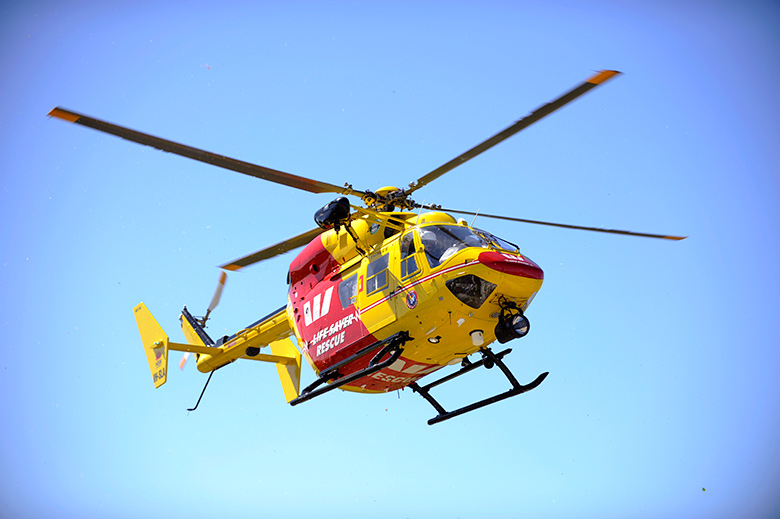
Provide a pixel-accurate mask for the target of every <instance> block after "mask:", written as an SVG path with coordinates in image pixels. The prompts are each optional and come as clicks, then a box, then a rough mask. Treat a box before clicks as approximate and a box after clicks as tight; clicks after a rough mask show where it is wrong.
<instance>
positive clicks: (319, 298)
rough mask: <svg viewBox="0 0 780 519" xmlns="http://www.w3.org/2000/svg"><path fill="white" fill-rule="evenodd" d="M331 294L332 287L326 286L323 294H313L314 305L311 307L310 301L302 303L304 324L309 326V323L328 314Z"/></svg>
mask: <svg viewBox="0 0 780 519" xmlns="http://www.w3.org/2000/svg"><path fill="white" fill-rule="evenodd" d="M332 296H333V287H328V289H327V290H326V291H325V293H324V294H317V295H316V296H314V307H313V308H312V304H311V301H306V302H305V303H304V304H303V321H304V322H305V323H306V326H310V325H311V323H313V322H314V321H316V320H317V319H319V318H320V317H324V316H326V315H328V312H330V299H331V297H332Z"/></svg>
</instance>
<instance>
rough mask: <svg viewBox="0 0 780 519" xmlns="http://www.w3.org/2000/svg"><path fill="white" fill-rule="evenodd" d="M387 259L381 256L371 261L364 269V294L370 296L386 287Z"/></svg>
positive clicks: (385, 255) (386, 256)
mask: <svg viewBox="0 0 780 519" xmlns="http://www.w3.org/2000/svg"><path fill="white" fill-rule="evenodd" d="M388 265H389V257H388V255H387V254H383V255H381V256H379V257H378V258H376V259H375V260H372V261H371V262H370V263H369V264H368V266H367V267H366V294H372V293H374V292H376V291H378V290H382V289H383V288H385V287H386V286H387V266H388Z"/></svg>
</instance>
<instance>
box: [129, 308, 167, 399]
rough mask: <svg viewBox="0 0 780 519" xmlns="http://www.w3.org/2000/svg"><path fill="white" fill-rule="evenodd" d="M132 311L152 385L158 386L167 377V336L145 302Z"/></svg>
mask: <svg viewBox="0 0 780 519" xmlns="http://www.w3.org/2000/svg"><path fill="white" fill-rule="evenodd" d="M133 313H134V314H135V321H136V323H137V324H138V331H139V332H140V334H141V342H142V343H143V346H144V352H146V360H147V361H149V370H150V371H151V372H152V380H153V381H154V387H156V388H157V387H160V386H162V385H163V384H165V381H166V380H167V377H168V336H167V335H165V332H164V331H163V329H162V327H161V326H160V325H159V324H157V321H156V320H155V319H154V316H152V313H151V312H150V311H149V310H148V309H147V308H146V305H145V304H143V303H140V304H139V305H138V306H136V307H135V308H133Z"/></svg>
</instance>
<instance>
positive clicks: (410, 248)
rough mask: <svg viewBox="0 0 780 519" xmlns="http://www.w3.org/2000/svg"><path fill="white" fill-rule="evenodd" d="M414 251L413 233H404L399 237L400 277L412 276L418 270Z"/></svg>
mask: <svg viewBox="0 0 780 519" xmlns="http://www.w3.org/2000/svg"><path fill="white" fill-rule="evenodd" d="M414 253H415V248H414V234H413V233H411V232H410V233H406V234H404V235H403V237H402V238H401V279H403V278H406V277H409V276H413V275H414V274H416V273H417V272H418V271H419V270H420V268H419V267H418V266H417V260H416V259H415V256H414Z"/></svg>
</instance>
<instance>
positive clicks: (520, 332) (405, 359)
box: [49, 70, 684, 425]
mask: <svg viewBox="0 0 780 519" xmlns="http://www.w3.org/2000/svg"><path fill="white" fill-rule="evenodd" d="M618 74H620V73H619V72H617V71H614V70H604V71H600V72H597V73H596V74H594V75H593V76H592V77H590V78H588V79H587V80H585V81H584V82H583V83H581V84H579V85H577V86H576V87H574V88H573V89H571V90H570V91H568V92H566V93H565V94H563V95H561V96H559V97H558V98H556V99H554V100H553V101H551V102H549V103H547V104H544V105H542V106H541V107H539V108H538V109H536V110H535V111H533V112H531V113H530V114H528V115H527V116H526V117H523V118H522V119H520V120H518V121H516V122H515V123H514V124H512V125H511V126H509V127H507V128H506V129H504V130H502V131H501V132H499V133H497V134H495V135H493V136H492V137H490V138H489V139H487V140H485V141H483V142H481V143H480V144H478V145H477V146H475V147H473V148H471V149H469V150H468V151H466V152H464V153H462V154H461V155H459V156H457V157H455V158H454V159H452V160H451V161H449V162H447V163H445V164H443V165H442V166H440V167H438V168H436V169H434V170H433V171H431V172H430V173H428V174H426V175H424V176H422V177H421V178H419V179H418V180H416V181H414V182H411V183H410V184H409V185H408V187H406V188H397V187H393V186H388V187H382V188H380V189H376V190H375V191H369V190H366V191H360V190H358V189H355V188H353V186H352V185H351V184H344V186H337V185H335V184H330V183H328V182H323V181H319V180H314V179H311V178H306V177H301V176H297V175H293V174H290V173H285V172H282V171H278V170H274V169H270V168H267V167H264V166H260V165H256V164H251V163H248V162H243V161H240V160H236V159H232V158H229V157H225V156H222V155H217V154H215V153H211V152H208V151H204V150H201V149H198V148H193V147H190V146H186V145H183V144H179V143H176V142H173V141H169V140H166V139H162V138H159V137H155V136H152V135H149V134H146V133H142V132H138V131H135V130H131V129H129V128H125V127H122V126H118V125H116V124H113V123H109V122H106V121H102V120H99V119H95V118H92V117H88V116H85V115H81V114H78V113H76V112H72V111H69V110H66V109H64V108H61V107H57V108H54V109H53V110H51V112H50V113H49V116H51V117H57V118H59V119H62V120H65V121H68V122H72V123H76V124H80V125H82V126H86V127H89V128H92V129H95V130H98V131H102V132H105V133H109V134H112V135H115V136H117V137H121V138H123V139H126V140H130V141H133V142H136V143H138V144H142V145H147V146H151V147H154V148H157V149H159V150H162V151H165V152H169V153H174V154H178V155H181V156H184V157H188V158H190V159H194V160H197V161H201V162H205V163H208V164H213V165H215V166H219V167H221V168H225V169H229V170H232V171H235V172H238V173H243V174H246V175H250V176H253V177H256V178H259V179H262V180H266V181H270V182H275V183H278V184H282V185H286V186H288V187H292V188H295V189H299V190H303V191H307V192H311V193H316V194H323V193H332V194H337V195H339V196H338V198H336V199H335V200H333V201H331V202H329V203H327V204H326V205H325V206H323V207H322V208H321V209H319V210H317V211H316V213H315V215H314V220H315V223H316V224H317V226H316V227H315V228H314V229H312V230H309V231H306V232H304V233H302V234H299V235H298V236H295V237H293V238H290V239H287V240H285V241H282V242H280V243H277V244H275V245H272V246H270V247H266V248H264V249H261V250H259V251H257V252H254V253H252V254H248V255H246V256H243V257H241V258H238V259H236V260H233V261H230V262H228V263H225V264H223V265H221V266H220V268H222V269H223V271H222V272H221V273H220V279H219V283H218V285H217V289H216V291H215V293H214V297H213V298H212V301H211V304H210V305H209V307H208V309H207V311H206V313H205V315H204V316H203V317H195V316H193V315H192V314H191V313H190V312H189V311H188V309H187V307H186V306H185V307H184V308H183V310H182V312H181V315H180V322H181V328H182V332H183V334H184V337H185V339H186V342H185V343H176V342H172V341H170V340H169V337H168V335H167V334H166V333H165V332H164V331H163V329H162V327H161V326H160V325H159V324H158V322H157V321H156V320H155V318H154V317H153V315H152V314H151V312H150V311H149V309H148V308H147V307H146V305H145V304H144V303H140V304H138V305H137V306H136V307H135V308H134V309H133V313H134V316H135V319H136V322H137V325H138V329H139V333H140V336H141V340H142V343H143V348H144V351H145V353H146V357H147V361H148V363H149V368H150V371H151V374H152V379H153V382H154V386H155V387H156V388H158V387H160V386H161V385H163V384H164V383H165V382H166V380H167V374H168V357H169V352H171V351H180V352H184V356H183V357H182V362H181V363H180V367H182V368H183V366H184V363H185V362H186V360H187V357H188V356H189V355H190V354H194V355H195V357H196V364H197V368H198V370H199V371H201V372H203V373H209V378H208V380H207V381H206V385H205V386H204V388H203V392H201V395H200V398H199V399H198V403H197V404H196V405H195V407H194V408H191V409H190V410H194V409H196V408H197V407H198V405H199V404H200V401H201V399H202V397H203V394H204V392H205V391H206V387H208V382H209V381H210V380H211V376H212V375H213V374H214V372H215V371H216V370H218V369H221V368H223V367H225V366H227V365H229V364H231V363H233V362H235V361H236V360H239V359H247V360H257V361H262V362H270V363H273V364H275V365H276V368H277V371H278V374H279V378H280V381H281V385H282V389H283V392H284V396H285V399H286V400H287V402H288V403H289V404H291V405H293V406H295V405H298V404H301V403H303V402H306V401H308V400H311V399H313V398H316V397H319V396H322V395H324V394H325V393H328V392H330V391H332V390H334V389H341V390H344V391H352V392H360V393H386V392H389V391H395V390H400V389H404V388H407V387H408V388H411V390H412V391H413V392H415V393H418V394H420V395H421V396H422V397H423V398H424V399H425V400H427V401H428V402H429V403H430V404H431V405H432V406H433V408H434V409H435V411H436V413H437V414H436V416H434V417H433V418H431V419H430V420H428V424H429V425H433V424H436V423H439V422H442V421H444V420H448V419H450V418H453V417H456V416H459V415H462V414H464V413H468V412H471V411H474V410H476V409H479V408H482V407H485V406H487V405H491V404H494V403H497V402H499V401H502V400H505V399H507V398H510V397H513V396H517V395H520V394H522V393H525V392H527V391H530V390H532V389H534V388H536V387H538V386H539V385H540V384H541V383H542V382H543V381H544V380H545V378H546V377H547V375H548V373H547V372H544V373H541V374H540V375H539V376H537V377H536V378H535V379H534V380H533V381H531V382H529V383H527V384H520V383H519V382H518V380H517V379H516V378H515V376H514V375H513V373H512V372H511V370H510V369H509V367H508V366H507V364H506V362H505V361H504V358H505V357H506V356H507V355H508V354H509V353H510V352H511V351H512V350H511V348H507V349H503V350H501V351H493V349H492V348H491V345H492V344H493V343H495V342H497V343H498V344H501V345H503V344H506V343H508V342H510V341H512V340H515V339H519V338H522V337H524V336H525V335H527V334H528V332H529V330H530V322H529V320H528V318H527V317H526V315H525V314H526V311H527V310H528V307H529V305H530V304H531V302H532V301H533V299H534V297H535V296H536V294H537V293H538V292H539V290H540V289H541V287H542V283H543V280H544V272H543V270H542V269H541V267H540V266H539V265H537V264H536V263H535V262H534V261H532V260H531V259H530V258H529V257H528V256H526V255H525V254H524V253H521V252H520V249H519V247H518V246H517V245H515V244H513V243H511V242H509V241H507V240H504V239H502V238H499V237H497V236H495V235H493V234H492V233H490V232H488V231H485V230H482V229H479V228H476V227H473V226H472V225H469V224H468V223H467V222H466V221H465V220H464V219H463V218H459V219H456V218H455V217H454V216H452V214H458V215H471V216H475V217H476V216H477V214H478V213H475V212H470V211H462V210H456V209H445V208H442V207H441V206H440V205H436V204H430V203H428V204H426V203H422V204H421V203H418V202H415V201H414V200H413V199H412V198H411V195H412V194H414V193H415V192H416V191H417V190H418V189H421V188H423V187H425V186H427V185H428V184H429V183H431V182H432V181H434V180H436V179H438V178H439V177H441V176H442V175H444V174H445V173H447V172H449V171H451V170H452V169H454V168H456V167H457V166H459V165H461V164H463V163H464V162H466V161H468V160H470V159H472V158H474V157H476V156H477V155H479V154H481V153H483V152H484V151H486V150H488V149H490V148H491V147H493V146H495V145H496V144H498V143H500V142H502V141H504V140H506V139H507V138H509V137H511V136H513V135H515V134H517V133H518V132H520V131H521V130H523V129H525V128H527V127H528V126H530V125H531V124H533V123H535V122H537V121H539V120H540V119H542V118H544V117H546V116H547V115H549V114H550V113H552V112H554V111H555V110H558V109H559V108H561V107H563V106H564V105H566V104H568V103H570V102H572V101H573V100H575V99H577V98H578V97H580V96H581V95H583V94H585V93H586V92H588V91H590V90H591V89H593V88H595V87H597V86H599V85H601V84H603V83H604V82H606V81H608V80H610V79H611V78H613V77H615V76H617V75H618ZM350 196H351V197H358V198H359V199H360V201H361V202H362V205H356V204H353V203H351V202H350V200H349V198H348V197H350ZM479 216H481V217H483V218H494V219H503V220H508V221H513V222H522V223H531V224H538V225H546V226H553V227H563V228H568V229H577V230H585V231H594V232H602V233H612V234H620V235H628V236H639V237H648V238H659V239H667V240H681V239H684V237H682V236H670V235H659V234H650V233H638V232H631V231H621V230H614V229H602V228H595V227H584V226H579V225H567V224H559V223H552V222H543V221H536V220H528V219H521V218H515V217H508V216H500V215H491V214H485V213H479ZM300 247H303V249H302V250H301V252H299V253H298V255H297V256H296V257H295V258H294V259H293V260H292V262H291V263H290V267H289V270H288V273H287V283H288V285H289V290H288V295H287V303H286V305H284V306H282V307H281V308H278V309H277V310H275V311H273V312H271V313H270V314H268V315H267V316H265V317H263V318H261V319H259V320H257V321H256V322H254V323H252V324H250V325H248V326H246V327H245V328H243V329H242V330H239V331H238V332H236V333H235V334H233V335H230V336H224V337H221V338H218V339H216V340H215V339H213V338H212V337H210V336H209V335H208V333H207V332H206V323H207V321H208V320H209V318H210V314H211V312H212V311H213V310H214V308H215V307H216V306H217V304H218V303H219V300H220V297H221V294H222V290H223V287H224V285H225V281H226V271H236V270H240V269H243V268H245V267H248V266H250V265H253V264H256V263H258V262H261V261H263V260H266V259H269V258H272V257H275V256H278V255H281V254H284V253H286V252H289V251H292V250H295V249H298V248H300ZM266 347H267V348H269V349H270V353H264V352H263V351H262V350H264V349H265V348H266ZM302 359H305V360H306V362H307V363H308V364H309V366H310V367H311V368H312V370H313V372H314V374H315V377H316V378H315V380H314V382H312V383H311V384H309V385H308V386H306V387H305V388H303V389H301V388H300V382H301V364H302ZM447 366H453V367H455V371H453V372H451V373H449V374H446V375H444V376H440V377H439V378H436V380H433V381H431V382H427V383H423V380H422V379H427V377H429V376H430V375H432V374H433V373H435V372H438V371H439V370H441V369H442V368H445V367H447ZM481 367H484V368H487V369H492V368H493V367H498V368H499V369H498V371H500V372H501V373H502V374H503V376H504V378H506V380H507V382H508V385H509V389H508V390H506V391H503V392H500V393H497V394H495V395H493V396H490V397H488V398H484V399H480V400H477V401H475V402H473V403H471V404H467V405H463V406H461V407H457V408H455V409H451V410H447V409H446V408H445V407H444V406H443V405H442V404H441V403H440V402H439V401H438V400H437V399H436V398H435V397H434V395H433V394H432V389H434V388H436V387H437V386H440V385H441V384H444V383H447V382H451V381H453V380H454V379H457V378H459V377H461V376H463V375H466V374H468V373H470V372H471V371H473V370H475V369H478V368H481Z"/></svg>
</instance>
